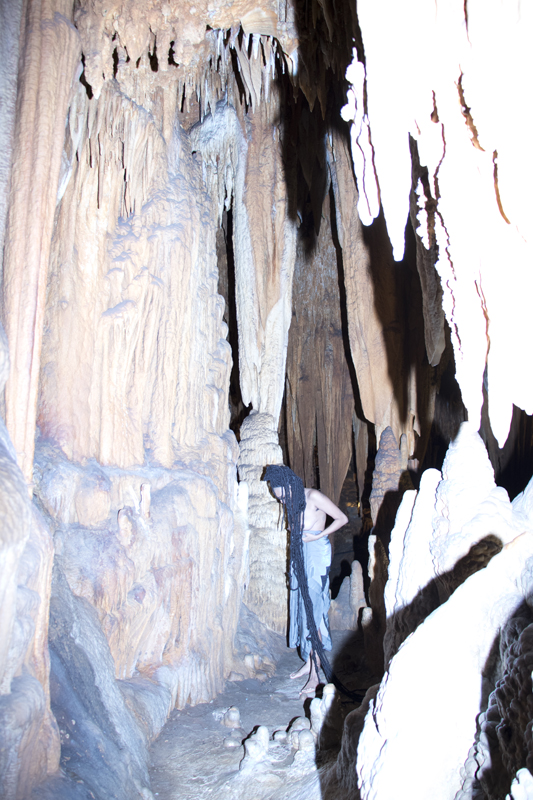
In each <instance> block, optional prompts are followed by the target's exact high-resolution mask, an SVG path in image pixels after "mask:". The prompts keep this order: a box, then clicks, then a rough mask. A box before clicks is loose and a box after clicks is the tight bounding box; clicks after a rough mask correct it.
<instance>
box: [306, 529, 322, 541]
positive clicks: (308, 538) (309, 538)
mask: <svg viewBox="0 0 533 800" xmlns="http://www.w3.org/2000/svg"><path fill="white" fill-rule="evenodd" d="M324 536H327V533H324V532H323V531H322V533H317V534H316V536H313V534H312V533H309V531H303V533H302V542H318V540H319V539H322V538H323V537H324Z"/></svg>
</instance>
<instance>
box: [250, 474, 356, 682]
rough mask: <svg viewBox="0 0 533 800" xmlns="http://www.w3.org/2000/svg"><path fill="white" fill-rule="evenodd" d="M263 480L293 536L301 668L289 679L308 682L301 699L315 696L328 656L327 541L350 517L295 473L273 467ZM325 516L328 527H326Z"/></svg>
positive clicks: (293, 613)
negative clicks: (282, 509)
mask: <svg viewBox="0 0 533 800" xmlns="http://www.w3.org/2000/svg"><path fill="white" fill-rule="evenodd" d="M263 480H265V481H268V483H269V484H270V487H271V489H272V491H273V492H274V494H275V495H276V497H277V498H278V500H279V501H280V502H281V503H283V505H284V506H285V508H286V509H287V522H288V525H289V530H290V533H291V558H290V564H291V569H290V589H291V591H290V606H289V609H290V626H289V647H297V646H299V647H300V655H301V657H302V659H303V660H304V661H305V664H304V666H303V667H302V668H301V669H299V670H298V671H297V672H293V673H292V675H291V678H301V677H303V676H304V675H308V679H307V682H306V684H305V685H304V687H303V689H302V690H301V692H300V694H305V695H314V694H315V691H316V687H317V686H318V683H319V680H318V668H319V667H320V663H321V662H320V653H323V651H324V650H331V635H330V631H329V623H328V609H329V602H330V601H329V569H330V566H331V543H330V541H329V538H328V537H329V535H330V534H331V533H334V531H337V530H339V528H342V526H343V525H346V523H347V522H348V517H347V516H346V514H344V513H343V512H342V511H341V510H340V508H337V506H336V505H335V504H334V503H332V502H331V500H329V498H327V497H326V496H325V495H324V494H322V492H319V491H318V490H317V489H307V488H304V485H303V483H302V481H301V480H300V478H298V476H297V475H295V474H294V472H293V471H292V470H291V469H289V467H285V466H282V465H277V464H275V465H271V466H268V467H267V468H266V470H265V474H264V477H263ZM326 515H327V516H329V517H331V519H332V522H331V523H330V524H329V525H328V526H327V527H326Z"/></svg>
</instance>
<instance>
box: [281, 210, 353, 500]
mask: <svg viewBox="0 0 533 800" xmlns="http://www.w3.org/2000/svg"><path fill="white" fill-rule="evenodd" d="M328 206H329V202H327V201H326V204H325V206H324V210H323V219H322V224H321V226H320V234H319V237H318V240H317V242H316V246H315V248H314V249H313V250H312V251H311V253H309V252H308V244H309V242H308V239H306V238H304V236H301V237H300V241H299V245H298V248H297V253H296V269H295V275H294V293H293V316H292V323H291V329H290V332H289V350H288V354H287V388H286V400H285V403H286V405H285V408H286V426H287V440H288V451H289V463H290V466H291V468H292V469H293V470H294V471H295V472H296V473H297V475H300V476H301V477H302V479H303V481H304V484H305V486H315V485H316V475H315V442H316V447H317V453H318V472H319V475H320V486H319V488H320V490H321V491H322V492H324V494H326V495H327V496H328V497H330V498H331V499H332V500H333V502H334V503H338V502H339V498H340V493H341V489H342V485H343V482H344V479H345V477H346V472H347V470H348V465H349V463H350V458H351V456H352V436H351V430H352V417H353V413H354V396H353V389H352V384H351V377H350V371H349V367H348V364H347V361H346V353H345V343H344V340H343V331H342V321H341V298H340V292H339V281H340V280H341V278H340V277H339V271H338V266H337V253H336V250H335V246H334V244H333V240H332V232H331V222H330V209H329V208H328ZM365 461H366V459H365Z"/></svg>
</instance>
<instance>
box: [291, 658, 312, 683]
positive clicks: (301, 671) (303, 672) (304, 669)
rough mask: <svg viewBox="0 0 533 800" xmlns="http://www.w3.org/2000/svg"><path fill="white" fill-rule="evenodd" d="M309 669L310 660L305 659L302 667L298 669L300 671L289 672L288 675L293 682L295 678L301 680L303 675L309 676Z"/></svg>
mask: <svg viewBox="0 0 533 800" xmlns="http://www.w3.org/2000/svg"><path fill="white" fill-rule="evenodd" d="M310 667H311V660H310V659H307V661H306V662H305V664H304V665H303V667H300V669H299V670H298V671H297V672H291V675H290V677H291V680H294V679H295V678H303V676H304V675H309V669H310Z"/></svg>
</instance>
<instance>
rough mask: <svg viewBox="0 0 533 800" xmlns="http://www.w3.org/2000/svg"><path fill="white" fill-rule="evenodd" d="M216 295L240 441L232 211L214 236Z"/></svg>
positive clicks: (242, 411) (243, 412) (244, 409)
mask: <svg viewBox="0 0 533 800" xmlns="http://www.w3.org/2000/svg"><path fill="white" fill-rule="evenodd" d="M216 247H217V264H218V293H219V294H220V295H222V297H223V298H224V300H225V310H224V315H223V320H224V322H225V323H226V325H227V326H228V342H229V344H230V346H231V354H232V360H233V364H232V368H231V374H230V382H229V390H228V403H229V408H230V424H229V427H230V430H232V431H233V433H234V434H235V437H236V439H237V441H238V442H239V441H240V427H241V424H242V421H243V420H244V419H245V417H246V416H247V415H248V413H249V411H250V406H245V405H244V403H243V400H242V395H241V384H240V375H239V332H238V327H237V306H236V301H235V257H234V251H233V209H232V207H231V206H230V208H229V209H228V210H227V211H226V210H224V212H223V215H222V222H221V225H220V227H219V228H218V230H217V233H216Z"/></svg>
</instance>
